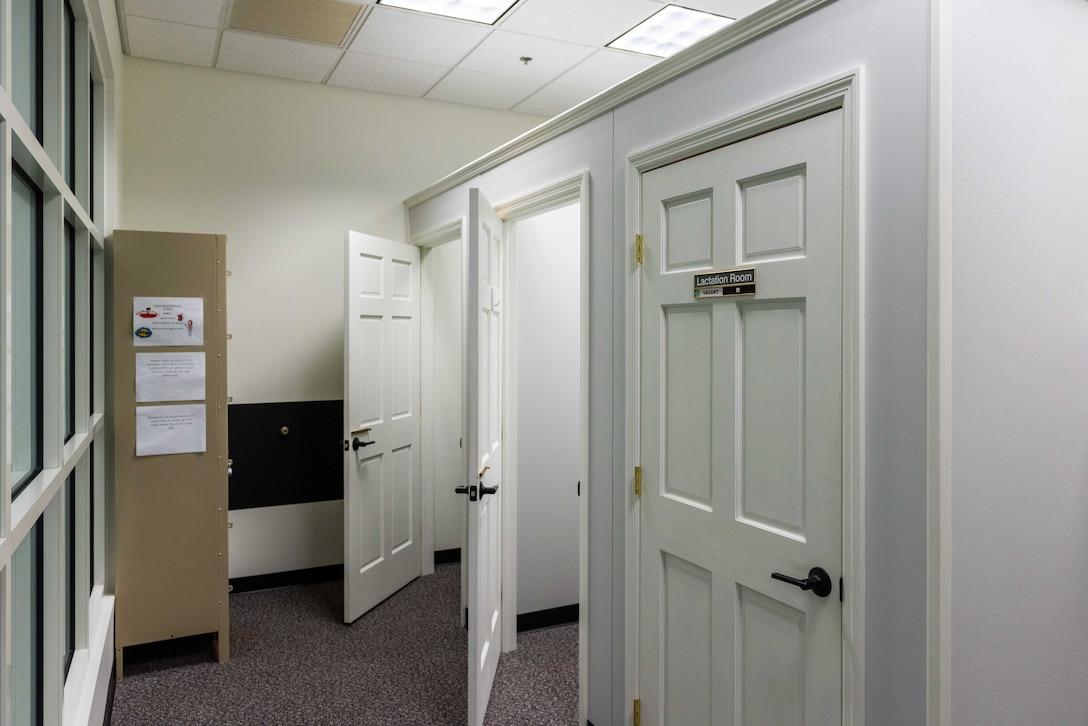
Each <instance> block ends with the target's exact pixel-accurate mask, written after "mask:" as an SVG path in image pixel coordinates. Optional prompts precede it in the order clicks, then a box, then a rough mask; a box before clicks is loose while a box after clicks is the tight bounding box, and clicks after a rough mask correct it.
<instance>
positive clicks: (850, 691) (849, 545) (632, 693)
mask: <svg viewBox="0 0 1088 726" xmlns="http://www.w3.org/2000/svg"><path fill="white" fill-rule="evenodd" d="M862 80H863V71H862V69H861V68H855V69H853V70H850V71H847V72H845V73H842V74H839V75H837V76H834V77H832V78H830V79H827V80H825V81H822V82H820V83H817V84H815V85H812V86H808V87H806V88H804V89H801V90H799V91H797V92H795V93H792V94H789V95H787V96H784V97H781V98H778V99H775V100H772V101H770V102H768V103H766V104H763V105H761V106H759V107H756V108H754V109H750V110H748V111H745V112H742V113H740V114H737V115H735V116H733V117H731V118H729V119H726V120H725V121H722V122H720V123H718V124H714V125H712V126H709V127H706V128H703V129H699V130H696V131H693V132H691V133H689V134H686V135H684V136H681V137H678V138H675V139H672V140H670V141H666V142H664V143H662V144H658V145H656V146H653V147H650V148H648V149H644V150H642V151H638V152H634V153H632V154H629V155H628V156H627V162H626V179H625V182H626V183H625V187H626V203H625V230H624V237H623V239H624V240H625V242H626V244H625V246H624V250H625V253H626V254H624V257H625V259H626V262H625V266H626V278H627V290H626V297H627V301H626V303H627V330H626V333H627V351H626V360H627V366H626V381H625V390H626V394H625V397H626V411H627V436H626V442H625V447H626V454H625V460H626V472H627V479H626V482H625V486H624V492H625V493H624V525H625V527H624V529H625V531H624V540H625V541H624V547H625V553H626V557H625V563H624V568H625V578H624V579H625V593H624V601H625V602H624V604H625V617H624V630H625V643H624V648H625V653H626V657H625V659H624V660H625V663H624V668H625V670H624V692H625V698H624V702H625V705H624V709H625V712H624V722H627V723H629V722H630V721H631V718H632V716H633V704H634V700H635V699H636V698H638V697H639V682H638V679H639V588H640V583H639V541H640V515H641V508H640V504H639V501H638V498H637V497H635V495H634V485H633V475H634V468H635V467H636V466H638V465H639V464H640V455H639V440H640V436H641V432H640V424H639V419H640V413H641V411H640V400H639V381H640V375H641V371H640V368H639V367H640V362H639V352H640V349H641V340H640V329H639V321H640V318H639V309H640V304H641V294H642V291H641V275H640V274H639V270H638V266H637V265H636V263H635V255H634V240H635V235H636V234H640V233H641V231H642V229H641V218H642V209H641V206H642V204H641V200H642V175H643V174H644V173H646V172H649V171H652V170H653V169H656V168H659V167H661V166H665V165H666V164H671V163H674V162H677V161H680V160H682V159H686V158H688V157H691V156H696V155H698V154H702V153H705V152H707V151H711V150H713V149H717V148H720V147H722V146H727V145H729V144H733V143H737V142H739V141H743V140H745V139H748V138H751V137H753V136H757V135H759V134H762V133H765V132H767V131H771V130H773V129H776V128H780V127H782V126H786V125H789V124H793V123H797V122H799V121H803V120H805V119H807V118H811V117H813V116H817V115H819V114H822V113H826V112H828V111H832V110H837V109H841V110H842V112H843V114H842V115H843V129H842V132H843V159H842V162H843V166H842V172H843V173H842V184H843V188H842V346H843V349H842V366H843V368H842V376H843V378H842V398H843V400H842V475H843V481H842V484H843V486H842V527H843V532H842V572H843V580H844V587H843V602H842V723H843V724H844V726H860V725H861V724H864V722H865V330H864V327H863V325H862V322H863V321H864V320H865V310H864V305H865V297H864V279H863V271H864V269H865V268H864V263H865V255H864V252H865V244H864V216H863V210H864V204H863V201H864V200H863V189H864V187H863V183H862V182H863V169H864V164H863V153H864V129H863V123H862V120H863V119H862V108H863V104H862V103H861V93H862V85H863V84H862Z"/></svg>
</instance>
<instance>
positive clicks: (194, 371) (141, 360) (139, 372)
mask: <svg viewBox="0 0 1088 726" xmlns="http://www.w3.org/2000/svg"><path fill="white" fill-rule="evenodd" d="M203 400H204V354H203V353H137V354H136V403H150V402H153V401H203Z"/></svg>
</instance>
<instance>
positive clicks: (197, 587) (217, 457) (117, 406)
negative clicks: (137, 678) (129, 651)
mask: <svg viewBox="0 0 1088 726" xmlns="http://www.w3.org/2000/svg"><path fill="white" fill-rule="evenodd" d="M226 243H227V240H226V237H225V236H223V235H208V234H175V233H164V232H133V231H121V230H118V231H116V232H114V234H113V236H112V238H111V240H110V242H109V243H108V244H107V255H108V257H109V260H108V261H109V269H110V271H111V273H112V274H111V278H112V279H111V285H112V296H111V299H112V321H111V326H110V327H111V331H110V332H111V337H112V340H111V341H110V346H111V353H112V356H111V357H112V381H111V383H112V394H113V424H114V442H113V443H114V445H113V471H114V481H115V497H116V542H117V549H116V594H117V599H116V615H117V621H116V628H117V630H116V643H115V645H116V649H117V652H116V656H117V660H116V663H117V677H118V678H119V679H120V678H121V676H122V670H123V652H124V648H126V647H128V646H130V645H138V644H143V643H150V642H156V641H161V640H169V639H171V638H180V637H185V636H190V635H199V634H203V633H214V634H215V635H216V637H217V642H218V652H219V660H220V661H225V660H227V658H228V657H229V642H230V641H229V630H228V604H227V577H228V576H227V572H228V568H227V508H228V507H227V347H226V344H227V332H226V278H227V273H226ZM138 390H139V392H140V396H139V402H138V401H137V391H138ZM201 449H203V450H201Z"/></svg>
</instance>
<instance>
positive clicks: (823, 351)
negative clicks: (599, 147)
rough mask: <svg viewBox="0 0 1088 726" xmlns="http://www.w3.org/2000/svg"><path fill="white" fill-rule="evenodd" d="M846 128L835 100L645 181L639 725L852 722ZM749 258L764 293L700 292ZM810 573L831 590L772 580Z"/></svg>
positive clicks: (648, 175)
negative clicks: (847, 690)
mask: <svg viewBox="0 0 1088 726" xmlns="http://www.w3.org/2000/svg"><path fill="white" fill-rule="evenodd" d="M841 138H842V119H841V112H838V111H835V112H831V113H826V114H823V115H820V116H816V117H814V118H811V119H808V120H805V121H802V122H800V123H796V124H793V125H791V126H787V127H784V128H781V129H778V130H775V131H772V132H769V133H765V134H762V135H760V136H756V137H753V138H750V139H747V140H745V141H741V142H739V143H735V144H733V145H730V146H726V147H723V148H721V149H717V150H714V151H711V152H707V153H704V154H701V155H699V156H696V157H693V158H690V159H687V160H684V161H681V162H677V163H674V164H671V165H668V166H665V167H662V168H660V169H657V170H654V171H651V172H648V173H646V174H644V175H643V179H642V181H643V192H642V194H643V196H642V231H643V237H644V243H645V253H644V255H645V256H644V262H643V266H642V275H643V277H642V302H641V318H642V322H641V346H642V349H641V356H640V365H641V369H642V370H641V382H640V387H641V390H640V399H641V403H640V406H641V408H640V410H641V414H640V416H641V420H640V425H641V444H640V463H641V467H642V474H643V489H642V496H641V500H640V502H641V504H640V506H641V527H640V529H641V543H640V551H639V556H640V572H639V578H640V599H639V610H640V646H639V647H640V655H639V663H640V674H639V697H640V700H641V712H642V723H644V724H669V725H671V726H681V725H682V726H700V725H705V726H727V725H735V726H740V725H742V724H743V725H745V726H767V725H768V724H774V726H795V725H796V726H800V725H802V724H804V725H807V726H817V725H819V726H830V725H831V724H838V723H840V713H841V696H840V693H841V671H842V667H841V663H842V653H841V605H840V586H839V583H840V577H841V574H842V565H841V562H842V554H841V507H842V500H841V489H842V484H841V479H842V461H841V459H842V454H841V452H842V423H841V422H842V414H841V411H842V395H841V392H842V331H841V299H842V294H841V284H842V283H841V278H842V273H841V268H842V263H841V246H842V242H841V238H842V222H841V218H842V200H841V197H842V190H841V178H842V141H841ZM740 267H754V268H755V269H756V294H755V295H754V296H743V297H719V298H701V299H699V300H696V299H695V297H694V295H693V277H694V275H695V274H696V273H700V272H701V273H705V272H708V271H716V270H728V269H731V268H740ZM814 567H820V568H823V569H824V570H826V572H827V581H828V584H829V585H831V588H830V593H828V594H827V595H826V596H823V597H821V596H818V595H816V594H814V593H813V592H812V591H805V590H802V589H801V588H800V587H798V586H795V585H793V584H790V583H788V582H784V581H779V580H775V579H772V577H771V575H772V573H779V574H781V575H784V576H786V577H792V578H794V579H797V580H801V581H806V580H809V579H810V578H809V573H810V569H811V568H814ZM813 579H815V578H813ZM809 584H814V583H813V582H811V581H810V582H809Z"/></svg>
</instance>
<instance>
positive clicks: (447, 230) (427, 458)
mask: <svg viewBox="0 0 1088 726" xmlns="http://www.w3.org/2000/svg"><path fill="white" fill-rule="evenodd" d="M467 221H468V220H467V219H465V218H464V217H461V218H459V219H456V220H454V221H452V222H450V223H449V224H444V225H442V226H441V227H437V228H435V229H432V230H428V231H427V232H423V233H421V234H417V235H413V236H412V238H411V243H412V244H414V245H415V246H417V247H420V248H424V249H429V248H432V247H437V246H438V245H441V244H445V243H447V242H452V241H454V240H461V241H462V244H463V243H464V226H465V224H466V223H467ZM427 271H428V268H427V267H426V266H424V265H423V263H422V260H420V274H421V275H423V278H422V280H421V281H420V291H421V293H420V294H421V298H422V299H421V301H420V302H421V305H422V311H421V312H422V316H421V320H420V322H421V324H422V328H421V331H420V337H421V342H420V356H421V358H422V360H421V361H420V366H419V374H420V396H419V398H420V424H421V428H422V429H423V430H422V432H421V434H422V438H421V441H420V445H421V453H422V454H423V456H422V459H423V462H422V467H421V469H422V471H421V473H422V477H423V492H422V495H423V496H422V497H421V499H422V509H421V516H422V518H423V534H422V536H421V539H422V542H423V552H422V554H421V557H422V558H423V562H422V572H423V574H424V575H432V574H434V514H435V508H434V496H435V487H436V486H437V484H436V476H435V468H434V442H435V392H434V373H435V363H434V295H432V294H430V291H431V287H430V286H429V285H430V280H428V278H427V277H426V275H427ZM463 297H464V295H462V298H463ZM461 347H462V350H461V358H462V361H461V366H462V370H463V369H464V346H463V345H462V346H461ZM464 397H465V393H464V391H462V392H461V410H462V411H464V409H465V401H464ZM463 418H464V416H463V415H462V419H463ZM461 432H462V435H464V421H463V420H462V425H461ZM461 452H462V453H461V468H460V469H458V471H463V470H464V469H465V468H466V463H465V457H464V448H462V449H461ZM463 536H464V535H463V534H462V537H463ZM462 605H463V603H462ZM463 610H464V608H463V607H462V611H463Z"/></svg>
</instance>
